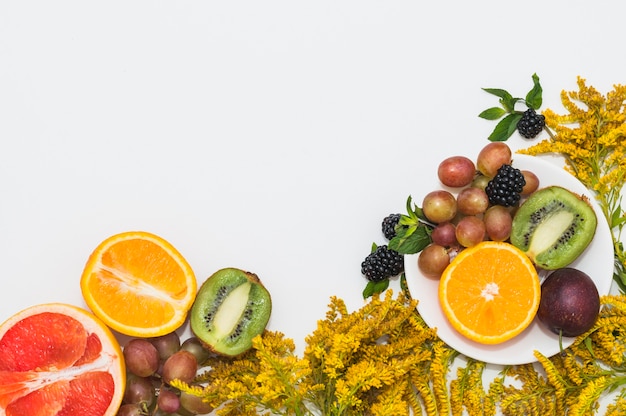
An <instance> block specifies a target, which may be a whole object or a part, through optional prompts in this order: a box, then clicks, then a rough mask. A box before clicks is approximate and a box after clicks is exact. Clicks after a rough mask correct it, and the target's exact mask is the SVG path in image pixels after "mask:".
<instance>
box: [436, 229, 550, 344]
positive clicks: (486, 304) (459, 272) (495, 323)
mask: <svg viewBox="0 0 626 416" xmlns="http://www.w3.org/2000/svg"><path fill="white" fill-rule="evenodd" d="M540 297H541V285H540V282H539V276H538V275H537V270H536V269H535V266H534V265H533V263H532V262H531V261H530V259H529V258H528V257H527V256H526V255H525V254H524V253H523V252H522V251H521V250H519V249H518V248H516V247H515V246H513V245H511V244H509V243H506V242H498V241H484V242H481V243H479V244H477V245H476V246H473V247H470V248H466V249H464V250H463V251H461V252H460V253H459V254H458V255H457V256H456V257H455V258H454V259H453V260H452V261H451V262H450V265H449V266H448V267H447V268H446V269H445V270H444V272H443V274H442V276H441V280H440V282H439V302H440V304H441V308H442V310H443V313H444V315H445V316H446V317H447V319H448V320H449V322H450V324H451V325H452V326H453V327H454V328H455V329H456V330H457V331H458V332H459V333H461V334H462V335H464V336H465V337H467V338H469V339H471V340H473V341H476V342H479V343H482V344H498V343H501V342H504V341H507V340H509V339H511V338H513V337H515V336H516V335H518V334H519V333H521V332H522V331H523V330H524V329H526V328H527V327H528V326H529V325H530V324H531V322H532V321H533V319H534V317H535V315H536V314H537V309H538V308H539V300H540Z"/></svg>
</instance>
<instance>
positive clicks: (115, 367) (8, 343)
mask: <svg viewBox="0 0 626 416" xmlns="http://www.w3.org/2000/svg"><path fill="white" fill-rule="evenodd" d="M55 314H58V315H62V316H64V317H69V318H71V320H76V321H77V322H78V323H79V324H80V326H82V328H84V330H85V335H84V336H85V338H86V339H87V341H86V344H89V342H90V341H89V340H90V339H96V338H97V343H98V345H99V347H98V356H97V357H93V356H92V357H89V359H88V361H89V362H86V360H85V356H79V359H78V360H76V361H74V362H73V363H72V365H69V363H65V364H68V365H67V366H66V367H63V366H61V367H60V368H56V367H55V365H50V366H49V368H32V369H29V370H27V371H13V370H11V368H12V367H14V365H13V364H12V363H10V362H8V360H7V356H9V355H10V354H3V355H4V356H3V363H2V368H0V373H1V374H2V377H0V414H2V415H4V414H11V413H13V411H12V410H11V409H20V412H21V413H20V412H18V413H19V414H22V413H23V412H24V411H26V414H34V413H37V409H38V408H39V407H41V408H42V409H46V414H50V415H53V414H55V413H53V411H54V409H58V410H60V409H63V411H64V412H65V413H64V414H68V415H72V416H73V415H76V416H78V415H79V414H84V411H85V408H84V405H85V402H86V401H87V400H85V397H82V396H84V394H85V392H88V394H90V395H92V396H91V397H90V398H89V400H88V403H90V404H88V406H89V411H90V412H91V413H92V414H94V416H114V415H115V414H116V413H117V410H118V409H119V406H120V405H121V403H122V399H123V396H124V390H125V386H126V370H125V365H124V359H123V355H122V350H121V347H120V345H119V343H118V341H117V339H116V338H115V336H114V335H113V333H112V332H111V331H110V329H109V328H108V327H107V326H106V325H105V324H104V323H103V322H101V321H100V320H99V319H98V318H97V317H96V316H95V315H93V314H91V313H90V312H88V311H86V310H84V309H82V308H79V307H77V306H73V305H69V304H64V303H45V304H39V305H33V306H30V307H28V308H26V309H23V310H21V311H19V312H17V313H16V314H14V315H13V316H11V317H9V318H8V319H7V320H6V321H5V322H3V323H2V324H1V325H0V349H5V348H6V349H7V350H5V351H8V350H15V351H18V352H19V351H20V350H22V349H24V345H23V344H24V342H27V343H28V344H29V347H30V348H31V351H30V352H31V353H32V352H33V351H32V348H33V344H34V345H36V344H37V342H40V341H37V338H39V339H41V338H46V339H49V338H56V339H58V341H59V342H60V343H61V345H60V346H57V347H55V348H57V349H58V350H64V349H65V350H71V349H72V348H74V346H73V345H72V343H71V342H70V341H69V339H68V337H66V336H65V335H67V334H64V333H56V334H49V335H50V337H45V336H42V335H45V334H42V333H41V332H38V333H36V334H34V335H39V337H34V339H31V340H28V339H26V338H24V337H23V336H22V337H20V338H19V339H17V340H14V339H9V338H6V337H10V336H12V328H16V326H19V325H20V323H25V324H24V325H28V324H29V323H30V322H28V321H37V319H38V317H39V316H43V315H55ZM39 328H40V327H39ZM58 329H59V328H50V330H51V331H52V330H58ZM24 333H27V332H24V331H22V332H21V334H22V335H24ZM94 337H95V338H94ZM81 347H83V348H84V347H85V344H82V345H81ZM79 348H80V347H79ZM79 352H80V351H79ZM35 353H36V352H35ZM69 354H74V352H72V351H70V352H69ZM33 355H37V354H33ZM39 356H40V357H41V356H43V357H45V356H46V352H45V351H40V354H39ZM40 357H39V358H40ZM33 358H34V359H37V358H38V357H33ZM19 365H20V366H21V367H24V366H25V365H27V364H25V363H23V362H21V363H19ZM101 373H106V374H108V376H106V378H107V379H108V380H112V383H113V390H112V392H111V394H110V397H108V396H105V391H106V390H105V389H100V388H98V381H99V380H102V377H103V376H101V375H99V374H101ZM74 384H78V386H79V387H76V388H74V389H72V385H74ZM72 392H73V393H76V394H77V395H81V399H82V400H79V399H74V400H73V399H72V397H73V396H72V395H71V394H72ZM96 403H98V404H100V405H101V406H102V408H103V409H104V408H105V407H106V409H105V410H103V412H101V413H99V414H96V413H94V408H95V407H97V405H96ZM81 406H83V407H81ZM7 408H9V409H10V410H9V411H7ZM69 409H75V410H69ZM37 414H39V413H37Z"/></svg>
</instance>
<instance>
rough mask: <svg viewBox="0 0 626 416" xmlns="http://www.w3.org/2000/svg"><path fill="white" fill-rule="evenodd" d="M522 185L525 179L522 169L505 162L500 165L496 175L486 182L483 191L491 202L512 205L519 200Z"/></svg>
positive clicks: (506, 205)
mask: <svg viewBox="0 0 626 416" xmlns="http://www.w3.org/2000/svg"><path fill="white" fill-rule="evenodd" d="M524 185H526V180H525V179H524V174H523V173H522V171H521V170H519V169H516V168H514V167H513V166H511V165H506V164H505V165H502V166H500V169H498V173H496V176H494V177H493V179H491V180H490V181H489V183H487V186H486V187H485V192H486V193H487V196H488V197H489V202H490V203H491V204H493V205H503V206H505V207H512V206H514V205H516V204H517V203H518V202H519V200H520V193H521V192H522V188H524Z"/></svg>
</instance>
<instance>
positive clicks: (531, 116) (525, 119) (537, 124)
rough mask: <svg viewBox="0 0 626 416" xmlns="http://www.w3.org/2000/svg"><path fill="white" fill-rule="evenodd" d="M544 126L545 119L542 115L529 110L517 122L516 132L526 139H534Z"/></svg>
mask: <svg viewBox="0 0 626 416" xmlns="http://www.w3.org/2000/svg"><path fill="white" fill-rule="evenodd" d="M545 126H546V118H545V116H544V115H543V114H537V113H536V112H535V110H533V109H532V108H529V109H528V110H526V111H524V115H523V116H522V118H521V119H520V121H518V122H517V131H519V134H521V135H522V136H524V137H525V138H527V139H534V138H535V137H536V136H537V135H538V134H539V133H541V130H543V128H544V127H545Z"/></svg>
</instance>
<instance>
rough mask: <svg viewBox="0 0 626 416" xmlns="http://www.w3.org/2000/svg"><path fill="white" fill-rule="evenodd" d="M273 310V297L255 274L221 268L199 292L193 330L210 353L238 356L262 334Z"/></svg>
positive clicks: (194, 308)
mask: <svg viewBox="0 0 626 416" xmlns="http://www.w3.org/2000/svg"><path fill="white" fill-rule="evenodd" d="M271 310H272V301H271V297H270V294H269V292H268V290H267V289H266V288H265V287H264V286H263V284H262V283H261V281H260V280H259V278H258V276H257V275H256V274H254V273H251V272H247V271H243V270H240V269H237V268H225V269H221V270H218V271H217V272H215V273H214V274H212V275H211V276H210V277H209V278H208V279H207V280H206V281H205V282H204V283H203V284H202V286H201V287H200V289H199V290H198V294H197V295H196V300H195V301H194V304H193V306H192V307H191V312H190V325H191V331H192V332H193V333H194V335H195V336H196V337H198V338H199V339H200V340H201V341H202V342H203V343H204V344H205V346H206V347H207V348H209V349H210V350H212V351H215V352H217V353H219V354H223V355H229V356H235V355H239V354H241V353H243V352H245V351H247V350H248V349H250V347H252V338H254V337H255V336H256V335H259V334H260V333H262V332H263V330H264V329H265V327H266V326H267V322H268V321H269V318H270V314H271Z"/></svg>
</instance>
